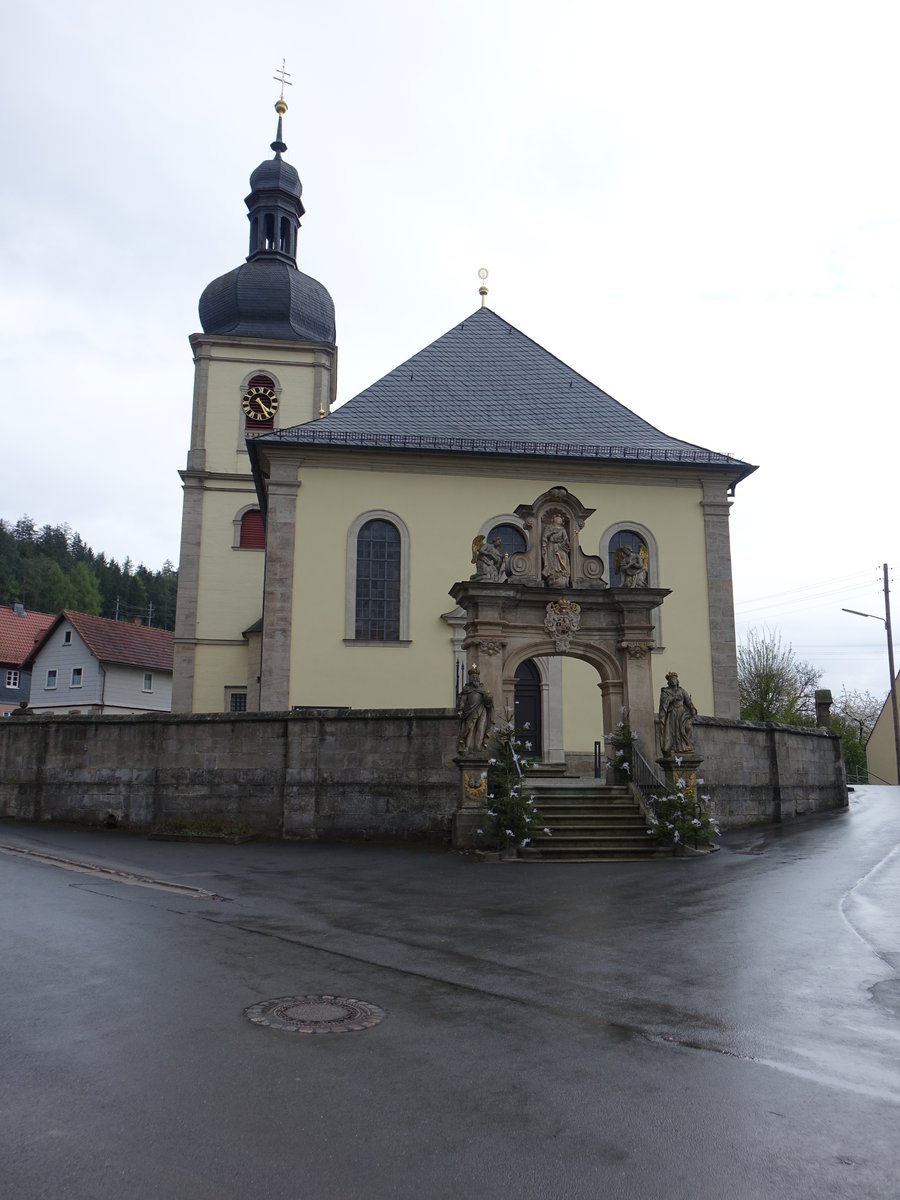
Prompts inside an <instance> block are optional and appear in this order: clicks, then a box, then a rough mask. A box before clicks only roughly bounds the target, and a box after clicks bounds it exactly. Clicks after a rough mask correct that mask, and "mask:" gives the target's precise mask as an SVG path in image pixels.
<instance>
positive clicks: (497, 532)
mask: <svg viewBox="0 0 900 1200" xmlns="http://www.w3.org/2000/svg"><path fill="white" fill-rule="evenodd" d="M497 538H499V539H500V549H501V552H502V553H503V554H508V555H510V557H512V555H513V554H521V553H522V552H523V551H524V550H525V534H524V533H523V532H522V530H521V529H519V527H518V526H517V525H495V526H494V527H493V529H491V531H490V533H488V535H487V539H486V540H487V541H489V542H495V541H496V540H497Z"/></svg>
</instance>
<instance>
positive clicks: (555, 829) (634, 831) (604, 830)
mask: <svg viewBox="0 0 900 1200" xmlns="http://www.w3.org/2000/svg"><path fill="white" fill-rule="evenodd" d="M544 824H545V827H546V828H547V829H549V830H550V834H552V836H553V837H554V838H558V837H568V836H569V835H570V834H571V835H577V836H585V837H587V836H590V837H594V838H605V837H644V835H645V834H646V832H647V822H646V821H617V822H616V823H615V824H608V825H598V824H597V823H596V822H594V821H562V822H556V821H553V822H551V821H546V822H545V823H544ZM548 836H549V835H548Z"/></svg>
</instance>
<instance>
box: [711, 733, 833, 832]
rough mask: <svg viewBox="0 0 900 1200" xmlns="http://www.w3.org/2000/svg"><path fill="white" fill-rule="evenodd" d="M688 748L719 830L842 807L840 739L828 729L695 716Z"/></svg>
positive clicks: (782, 819) (781, 819)
mask: <svg viewBox="0 0 900 1200" xmlns="http://www.w3.org/2000/svg"><path fill="white" fill-rule="evenodd" d="M694 748H695V750H696V751H697V753H698V754H699V755H701V756H702V757H703V765H702V767H701V772H702V778H703V779H704V780H705V781H706V787H707V788H708V789H709V793H710V796H711V808H712V811H713V813H714V815H715V816H716V817H717V818H718V820H719V822H720V824H721V825H722V826H723V827H724V828H729V827H734V826H738V825H755V824H759V823H762V822H767V821H788V820H791V819H792V818H793V817H796V816H800V815H802V814H803V813H811V812H820V811H822V810H824V809H833V808H846V806H847V802H848V797H847V779H846V775H845V772H844V760H843V756H842V753H841V739H840V738H839V737H838V735H837V734H836V733H832V732H831V730H828V729H799V728H797V727H796V726H793V725H778V724H776V723H775V722H773V721H726V720H719V719H717V718H715V717H697V718H695V720H694Z"/></svg>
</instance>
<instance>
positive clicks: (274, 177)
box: [200, 97, 335, 343]
mask: <svg viewBox="0 0 900 1200" xmlns="http://www.w3.org/2000/svg"><path fill="white" fill-rule="evenodd" d="M275 111H276V112H277V113H278V132H277V133H276V135H275V141H274V142H273V143H272V149H273V150H274V151H275V157H274V158H269V159H266V160H265V161H264V162H261V163H260V164H259V166H258V167H257V168H256V170H255V171H254V172H253V174H252V175H251V176H250V195H249V196H248V197H247V198H246V200H245V201H244V203H245V204H246V205H247V210H248V211H247V217H248V220H249V221H250V253H249V254H248V255H247V261H246V262H245V263H244V264H243V265H242V266H240V267H237V268H235V270H233V271H229V272H228V274H227V275H220V276H219V278H218V279H214V280H213V281H212V283H211V284H209V285H208V287H206V288H205V290H204V292H203V295H202V296H201V297H200V324H201V325H202V326H203V332H204V333H214V334H215V333H221V334H234V335H236V336H239V337H258V338H275V339H277V340H284V341H304V342H306V341H309V342H331V343H333V342H334V340H335V329H334V301H333V300H332V299H331V297H330V296H329V294H328V292H327V291H326V290H325V288H324V287H323V286H322V284H321V283H319V281H318V280H317V279H312V278H311V277H310V276H309V275H304V274H303V272H302V271H298V270H297V234H298V232H299V229H300V218H301V217H302V216H303V213H304V208H303V201H302V200H301V199H300V197H301V195H302V193H303V185H302V184H301V183H300V176H299V175H298V174H297V170H296V168H295V167H292V166H291V164H290V163H287V162H285V161H284V159H283V158H282V157H281V155H282V153H283V151H285V150H287V146H286V145H285V144H284V142H283V141H282V137H281V135H282V126H281V119H282V116H283V115H284V113H285V112H287V105H286V104H285V102H284V98H283V97H282V98H281V99H279V101H278V103H277V104H276V105H275Z"/></svg>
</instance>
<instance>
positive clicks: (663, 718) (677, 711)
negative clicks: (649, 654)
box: [659, 671, 697, 758]
mask: <svg viewBox="0 0 900 1200" xmlns="http://www.w3.org/2000/svg"><path fill="white" fill-rule="evenodd" d="M696 715H697V710H696V708H695V707H694V702H693V700H692V699H691V697H690V695H689V694H688V693H687V692H686V691H685V690H684V688H683V687H681V685H680V684H679V682H678V675H677V674H676V673H675V672H674V671H670V672H669V673H668V675H666V686H665V687H664V688H660V689H659V748H660V750H661V752H662V757H663V758H671V757H672V756H673V755H675V754H693V752H694V722H693V718H694V717H696Z"/></svg>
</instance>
